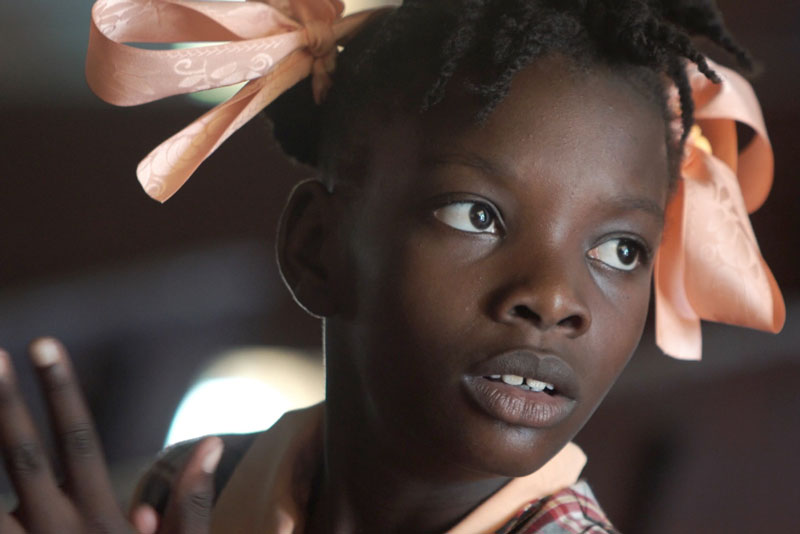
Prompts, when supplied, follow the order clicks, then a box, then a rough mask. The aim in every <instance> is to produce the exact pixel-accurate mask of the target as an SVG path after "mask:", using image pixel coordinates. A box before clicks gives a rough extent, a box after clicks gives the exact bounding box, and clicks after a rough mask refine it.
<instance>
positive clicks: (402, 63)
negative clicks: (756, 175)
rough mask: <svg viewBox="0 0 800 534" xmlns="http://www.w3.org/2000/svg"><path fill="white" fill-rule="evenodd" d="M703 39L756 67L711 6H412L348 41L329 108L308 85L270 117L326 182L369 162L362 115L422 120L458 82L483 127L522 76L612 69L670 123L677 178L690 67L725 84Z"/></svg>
mask: <svg viewBox="0 0 800 534" xmlns="http://www.w3.org/2000/svg"><path fill="white" fill-rule="evenodd" d="M697 35H699V36H704V37H706V38H708V39H710V40H711V41H712V42H714V43H716V44H717V45H719V46H720V47H722V48H723V49H724V50H726V51H728V52H729V53H731V54H732V55H733V56H734V57H735V58H736V60H737V62H738V63H739V65H740V66H742V67H744V68H745V69H748V70H749V69H751V68H752V62H751V59H750V57H749V55H748V53H747V52H746V51H745V50H743V49H742V48H741V47H740V46H739V45H737V44H736V43H735V42H734V40H733V38H732V37H731V35H730V34H729V32H728V30H727V29H726V28H725V25H724V23H723V21H722V17H721V15H720V13H719V11H718V9H717V8H716V6H715V5H714V3H713V0H660V1H659V0H405V2H404V3H403V5H402V6H401V7H399V8H397V9H396V10H392V11H390V12H388V13H386V14H385V15H381V16H377V17H375V20H374V21H372V22H370V23H369V25H368V27H366V28H365V29H364V30H362V31H361V32H360V33H359V34H358V35H357V36H356V37H355V38H354V39H353V40H352V41H351V42H350V43H347V45H346V46H345V48H344V50H343V52H342V53H341V54H340V56H339V61H338V65H337V69H336V72H335V73H334V84H333V87H332V89H331V91H330V93H329V95H328V98H327V99H326V101H325V103H324V104H323V105H322V106H314V105H313V103H312V98H311V89H310V84H309V83H308V80H306V81H305V82H302V83H301V84H299V85H298V86H296V87H295V88H293V89H292V90H290V91H288V92H287V93H285V94H284V95H282V96H281V97H280V98H279V99H278V100H277V101H276V102H275V103H273V105H271V106H270V107H269V108H268V109H267V115H268V116H269V117H270V119H271V120H272V122H273V124H274V134H275V137H276V139H277V140H278V142H279V143H280V144H281V145H282V147H283V149H284V151H285V152H286V153H288V154H289V155H291V156H293V157H294V158H296V159H297V160H299V161H300V162H302V163H305V164H308V165H312V166H315V167H318V168H320V169H322V170H323V171H324V172H325V173H326V174H329V175H336V174H342V173H343V172H346V173H349V174H353V173H354V172H355V173H357V172H358V171H354V169H353V165H354V164H356V165H357V164H358V162H363V160H364V157H363V151H359V150H356V148H357V147H358V143H363V142H364V141H365V139H366V138H367V136H366V134H367V132H364V131H360V128H362V127H363V121H361V120H359V119H360V117H361V114H363V113H365V110H369V113H372V114H374V113H376V112H378V113H380V112H381V111H389V112H391V111H392V110H395V109H397V108H403V109H405V110H407V111H413V110H417V111H419V112H425V111H426V110H428V109H430V108H431V107H433V106H435V105H436V104H437V103H438V102H440V101H441V100H442V99H443V97H444V95H445V92H446V90H447V88H448V84H450V82H452V81H453V80H454V79H456V80H458V81H460V82H462V83H463V89H464V90H466V91H467V93H468V94H471V95H473V96H474V97H475V99H476V107H475V110H476V111H475V120H476V121H477V122H481V121H483V120H484V119H485V118H486V117H487V116H488V115H489V114H490V113H491V112H492V110H493V109H494V108H495V107H496V106H497V105H498V104H499V103H500V102H501V101H502V100H503V98H505V96H506V94H507V92H508V89H509V85H510V83H511V80H512V78H513V77H514V75H515V74H516V73H517V72H518V71H519V70H520V69H522V68H524V67H525V66H527V65H528V64H530V63H531V62H532V61H534V60H535V59H536V58H538V57H541V56H543V55H546V54H559V55H560V56H561V57H562V58H563V63H564V67H565V68H570V67H575V66H577V67H579V68H589V67H591V66H592V65H595V64H605V65H608V66H610V67H612V68H614V69H617V70H623V71H624V72H625V74H626V78H627V79H630V80H631V81H632V82H633V83H634V84H636V85H638V86H639V87H644V89H645V93H646V94H649V96H650V97H651V98H653V100H654V102H656V103H657V104H658V105H659V106H660V107H661V109H662V111H663V115H664V119H665V121H666V122H667V128H666V131H667V140H666V142H667V147H668V159H669V163H670V175H671V176H673V178H674V177H676V176H677V170H678V165H679V163H680V154H681V151H682V147H683V143H684V141H685V139H686V136H687V135H688V132H689V129H690V128H691V126H692V124H693V120H694V119H693V111H694V105H693V101H692V95H691V87H690V85H689V81H688V79H687V74H686V69H685V65H686V62H687V61H692V62H694V63H696V64H697V66H698V68H699V70H700V72H702V73H703V74H705V75H706V76H707V77H708V78H709V79H711V80H713V81H715V82H718V81H719V79H718V77H717V75H716V73H715V72H714V71H713V70H712V69H711V68H710V67H709V66H708V64H707V63H706V60H705V57H704V56H703V55H702V54H701V53H700V52H699V51H698V50H697V48H695V46H694V45H693V43H692V41H691V37H693V36H697ZM569 62H571V64H568V63H569ZM665 78H666V79H670V80H672V82H673V83H674V84H675V86H676V87H677V88H678V92H679V96H680V120H681V123H682V127H683V128H682V135H681V136H680V138H679V139H677V140H676V139H675V138H674V137H676V136H674V134H673V133H672V129H671V128H670V127H669V126H670V122H671V121H672V119H673V118H674V117H673V113H672V112H671V111H670V110H669V109H668V106H667V98H668V96H667V85H668V84H667V83H665V82H666V80H665ZM357 153H359V155H356V154H357ZM343 169H346V170H345V171H343Z"/></svg>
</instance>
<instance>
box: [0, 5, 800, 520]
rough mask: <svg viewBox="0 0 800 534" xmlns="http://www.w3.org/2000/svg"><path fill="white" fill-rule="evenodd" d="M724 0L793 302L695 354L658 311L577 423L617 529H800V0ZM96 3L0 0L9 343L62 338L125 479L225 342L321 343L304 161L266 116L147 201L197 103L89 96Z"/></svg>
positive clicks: (0, 329) (772, 246) (773, 257)
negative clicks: (293, 264)
mask: <svg viewBox="0 0 800 534" xmlns="http://www.w3.org/2000/svg"><path fill="white" fill-rule="evenodd" d="M720 5H721V6H722V8H723V12H725V13H726V16H727V20H728V23H729V25H730V27H731V28H732V29H733V31H734V33H735V34H736V35H737V36H738V38H739V40H740V41H741V42H742V43H744V44H745V45H746V46H748V47H749V48H750V49H751V50H752V51H753V53H754V54H755V55H756V57H758V58H760V59H761V60H762V63H763V66H764V71H763V73H762V74H761V75H760V77H758V78H757V79H755V80H754V86H755V88H756V91H757V93H758V94H759V96H760V98H761V102H762V105H763V108H764V113H765V116H766V122H767V126H768V128H769V131H770V135H771V138H772V141H773V144H774V149H775V153H776V173H775V186H774V188H773V191H772V194H771V196H770V198H769V199H768V201H767V204H766V206H765V207H764V208H763V209H762V210H760V211H759V212H757V213H756V214H755V215H753V217H752V221H753V225H754V227H755V230H756V234H757V236H758V238H759V242H760V244H761V247H762V251H763V255H764V257H765V258H766V260H767V262H768V263H769V265H770V266H771V267H772V269H773V272H774V274H775V276H776V278H777V280H778V282H779V284H780V285H781V287H782V289H783V291H784V296H785V297H786V301H787V307H788V319H787V324H786V327H785V329H784V331H783V333H781V334H780V335H778V336H771V335H766V334H761V333H754V332H748V331H744V330H740V329H735V328H729V327H722V326H717V325H706V326H704V342H705V346H704V360H703V362H701V363H699V364H698V363H687V362H677V361H673V360H670V359H669V358H667V357H664V356H663V355H661V354H659V353H658V351H657V350H656V349H655V348H654V344H653V341H652V335H651V333H650V330H649V329H648V332H647V333H646V335H645V338H644V340H643V341H642V348H641V350H640V351H639V353H638V354H637V355H636V357H635V358H634V361H633V363H632V364H631V366H630V368H629V369H628V371H626V373H625V374H624V375H623V377H622V379H621V380H620V383H619V384H618V386H617V387H616V389H615V390H614V391H613V392H612V393H611V394H610V396H609V398H608V399H607V401H606V403H605V404H604V405H603V407H601V408H600V410H599V411H598V413H597V414H596V416H595V418H594V419H593V420H592V422H590V423H589V425H588V426H587V428H586V429H585V430H584V431H583V432H582V433H581V435H580V436H579V439H578V442H579V443H580V444H581V445H582V446H583V447H584V448H585V449H586V451H587V453H588V454H589V457H590V463H589V467H588V469H587V472H586V474H587V476H588V477H589V479H590V481H591V483H592V485H593V486H594V488H595V490H596V492H597V493H598V496H599V498H600V502H601V503H602V504H603V505H604V507H605V508H606V510H607V511H608V513H609V515H610V516H611V518H612V519H613V520H615V522H616V523H617V524H618V525H619V527H620V528H621V529H622V530H623V531H625V532H634V533H636V532H643V533H645V532H646V533H651V534H661V533H674V532H681V533H709V532H727V533H739V532H741V533H744V532H800V518H798V514H797V512H796V509H795V508H796V505H797V503H798V502H800V489H799V484H800V461H798V460H797V457H796V456H797V451H798V450H800V388H799V387H798V386H800V358H799V357H800V349H798V347H799V346H800V345H799V344H798V340H799V339H800V299H798V296H800V276H798V269H800V252H798V244H799V243H798V238H797V235H798V232H799V231H800V216H799V215H798V207H797V206H798V200H800V182H798V180H797V179H796V176H797V172H798V170H800V150H798V149H799V148H800V147H799V146H798V140H799V139H800V136H799V135H798V133H797V132H798V128H800V98H798V95H800V68H799V67H800V32H798V30H797V28H798V23H800V2H797V1H789V0H783V1H772V2H765V3H759V4H756V3H755V2H735V1H733V0H727V1H724V2H720ZM90 7H91V2H90V0H79V1H72V2H56V1H55V0H47V1H45V0H26V1H25V2H3V3H2V4H0V44H2V47H0V147H2V148H1V150H2V157H0V346H4V347H5V348H7V349H9V350H10V351H12V353H13V354H14V356H15V359H16V361H17V364H18V365H19V366H23V365H25V364H24V358H23V354H24V348H25V345H26V344H27V342H28V341H29V340H30V339H31V338H32V337H34V336H36V335H40V334H43V333H47V334H52V335H57V336H59V337H61V338H62V339H63V340H64V341H65V342H66V343H67V344H68V346H69V347H70V349H71V350H72V352H73V354H74V356H75V359H76V366H77V368H78V370H79V373H80V376H81V377H82V380H83V382H84V384H85V386H86V389H87V395H88V396H89V399H90V402H91V404H92V408H93V410H94V412H95V414H96V416H97V421H98V425H99V428H100V431H101V433H102V436H103V438H104V442H105V444H106V449H107V453H108V457H109V461H110V462H111V464H112V466H113V469H114V471H115V474H116V475H117V477H118V479H119V480H120V484H121V485H122V486H123V487H127V485H129V484H130V480H132V477H133V476H134V473H135V472H136V470H137V469H138V467H139V466H140V465H141V464H142V462H143V459H145V458H147V457H149V456H151V455H152V454H153V453H154V452H155V451H156V450H158V448H159V447H160V446H161V443H162V441H163V438H164V434H165V432H166V428H167V425H168V423H169V421H170V419H171V417H172V414H173V412H174V409H175V407H176V405H177V403H178V401H179V400H180V398H181V396H182V395H183V394H184V392H185V391H186V388H187V387H188V386H189V384H190V383H191V381H192V379H193V378H194V377H195V376H196V374H197V372H198V371H199V370H201V369H202V368H203V366H204V365H205V364H206V363H207V362H208V361H209V360H210V359H211V358H212V357H213V356H214V355H216V354H218V353H219V352H220V351H222V350H225V349H228V348H230V347H237V346H245V345H290V346H301V347H315V346H317V345H318V344H319V327H318V325H317V324H316V322H315V321H313V320H311V319H309V318H307V317H306V316H304V315H303V314H302V313H301V312H300V311H299V310H298V309H297V307H296V306H295V305H294V304H293V303H292V302H291V299H290V298H289V296H288V293H287V292H286V291H285V290H284V288H283V287H282V286H281V283H280V279H279V277H278V274H277V270H276V268H275V259H274V254H273V236H274V233H275V228H276V222H277V219H278V216H279V213H280V209H281V207H282V203H283V201H284V199H285V198H286V195H287V193H288V192H289V189H290V187H291V186H292V184H293V183H294V182H295V181H296V180H297V179H298V178H299V177H301V176H303V175H304V171H303V170H302V169H298V168H296V167H293V166H292V165H291V164H289V163H288V162H286V161H285V160H284V159H283V158H282V157H281V156H280V154H279V152H278V151H277V150H276V149H275V147H274V146H273V145H272V142H271V141H270V138H269V135H268V133H267V128H266V125H265V124H264V123H263V122H262V121H261V120H255V121H253V122H252V123H250V124H249V125H247V126H246V127H245V128H243V129H242V130H241V131H240V132H239V133H237V134H236V135H235V136H234V137H233V138H232V139H231V140H230V141H229V142H227V143H225V144H224V145H223V147H222V148H221V149H220V150H219V151H218V152H217V153H216V154H215V155H214V156H213V157H212V158H211V159H210V160H208V161H207V162H206V163H205V164H204V165H203V166H202V167H201V168H200V169H199V171H198V172H197V173H196V174H195V176H194V177H193V178H192V179H191V180H190V182H189V183H188V184H187V185H186V187H184V188H183V189H182V190H181V191H180V193H179V194H178V195H177V196H175V197H174V198H173V199H171V200H170V201H169V202H168V203H167V204H166V205H164V206H162V205H159V204H158V203H156V202H153V201H152V200H150V199H148V198H147V197H146V196H145V195H144V193H143V192H142V191H141V189H140V187H139V184H138V182H137V181H136V179H135V176H134V170H135V168H136V164H137V162H138V160H139V159H140V158H141V157H142V156H143V155H145V154H146V153H147V152H148V151H149V150H150V149H152V148H153V147H154V146H155V145H157V144H158V143H159V142H160V141H161V140H163V139H165V138H166V137H168V136H169V135H171V134H172V133H174V132H175V131H177V130H178V129H179V128H180V127H182V126H183V125H185V124H187V123H188V122H190V121H191V120H193V119H194V118H195V117H196V116H198V115H199V114H200V113H202V109H201V108H198V107H196V106H195V105H193V104H192V103H190V102H189V101H187V100H186V99H184V98H174V99H170V100H169V101H167V102H161V103H155V104H151V105H147V106H143V107H137V108H130V109H117V108H112V107H110V106H108V105H106V104H103V103H102V102H99V101H98V100H97V99H96V98H94V97H93V96H92V94H91V93H90V92H89V90H88V89H87V87H86V85H85V82H84V80H83V61H84V54H85V47H86V40H87V34H88V21H89V10H90ZM722 59H724V57H723V58H722ZM23 384H24V386H25V387H26V388H27V389H29V390H30V395H31V397H32V398H33V397H34V395H33V391H34V388H33V383H32V380H30V379H29V378H28V377H27V375H25V377H24V378H23Z"/></svg>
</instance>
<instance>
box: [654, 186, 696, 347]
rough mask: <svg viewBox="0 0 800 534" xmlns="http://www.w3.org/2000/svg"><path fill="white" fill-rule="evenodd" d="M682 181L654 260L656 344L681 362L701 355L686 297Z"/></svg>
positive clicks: (669, 206)
mask: <svg viewBox="0 0 800 534" xmlns="http://www.w3.org/2000/svg"><path fill="white" fill-rule="evenodd" d="M684 181H685V180H683V179H682V180H680V182H679V183H678V190H677V191H676V192H675V196H674V197H673V198H672V200H671V201H670V203H669V205H668V206H667V212H666V214H665V219H666V222H665V225H664V236H663V238H662V240H661V247H660V248H659V250H658V254H657V255H656V259H655V273H654V275H653V280H654V286H655V314H656V315H655V330H656V344H657V345H658V346H659V348H660V349H661V350H662V351H664V353H665V354H668V355H669V356H672V357H673V358H678V359H681V360H699V359H700V356H701V354H702V348H703V343H702V333H701V329H700V317H699V316H698V315H697V313H696V312H695V311H694V309H693V308H692V305H691V304H690V302H689V298H688V296H687V294H686V281H685V277H686V258H685V253H684V251H685V231H686V226H685V220H684V219H685V210H684V195H685V185H684V183H683V182H684Z"/></svg>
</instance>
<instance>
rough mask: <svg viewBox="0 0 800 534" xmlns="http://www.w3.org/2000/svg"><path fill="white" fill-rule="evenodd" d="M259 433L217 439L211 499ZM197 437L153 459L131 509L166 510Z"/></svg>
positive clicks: (136, 492) (218, 491)
mask: <svg viewBox="0 0 800 534" xmlns="http://www.w3.org/2000/svg"><path fill="white" fill-rule="evenodd" d="M260 434H261V432H255V433H252V434H226V435H221V436H219V437H220V438H221V439H222V441H223V442H224V444H225V448H224V449H223V452H222V458H220V461H219V464H218V466H217V469H216V471H215V472H214V495H215V498H216V496H218V495H219V494H220V493H221V492H222V488H224V487H225V484H226V483H227V482H228V479H230V477H231V475H232V474H233V471H234V470H235V469H236V466H237V465H238V463H239V461H240V460H241V459H242V457H243V456H244V455H245V453H246V452H247V449H248V448H250V445H251V444H252V443H253V441H255V439H256V438H257V437H258V436H259V435H260ZM200 439H201V438H197V439H193V440H189V441H183V442H181V443H176V444H175V445H172V446H170V447H168V448H166V449H164V450H163V451H161V452H160V453H159V454H158V456H157V457H156V459H155V461H154V462H153V463H152V465H151V466H150V467H149V468H148V469H147V471H146V472H145V474H144V475H143V476H142V478H141V479H140V480H139V484H138V485H137V487H136V490H135V491H134V494H133V498H132V499H131V508H133V507H134V506H136V505H138V504H149V505H150V506H152V507H153V508H155V509H156V511H157V512H158V513H159V514H162V513H163V512H164V510H165V509H166V507H167V502H168V501H169V496H170V491H171V489H172V485H173V482H174V481H175V479H176V477H177V476H178V475H179V474H180V472H181V470H182V469H183V466H184V465H185V464H186V461H187V460H188V459H189V456H190V454H191V452H192V450H193V449H194V446H195V445H196V444H197V443H198V442H199V441H200Z"/></svg>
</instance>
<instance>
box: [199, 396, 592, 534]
mask: <svg viewBox="0 0 800 534" xmlns="http://www.w3.org/2000/svg"><path fill="white" fill-rule="evenodd" d="M322 415H323V404H317V405H315V406H312V407H310V408H305V409H303V410H297V411H294V412H289V413H287V414H286V415H284V416H283V417H282V418H281V419H280V420H279V421H278V422H277V423H275V425H274V426H273V427H272V428H271V429H270V430H269V431H267V432H264V433H262V434H261V435H260V436H259V437H258V438H256V440H255V442H254V443H253V444H252V445H251V446H250V448H249V450H248V452H247V454H245V456H244V458H243V459H242V461H241V462H240V463H239V465H238V466H237V468H236V470H235V471H234V473H233V475H232V476H231V478H230V480H229V481H228V483H227V485H226V486H225V489H224V490H223V492H222V494H221V495H220V496H219V499H218V500H217V504H216V506H215V507H214V511H213V514H212V517H211V533H212V534H250V533H253V532H269V533H271V534H303V531H304V523H305V515H304V514H305V508H306V503H307V502H308V496H309V492H310V484H311V479H312V477H313V474H314V471H315V468H316V466H317V465H318V464H319V461H320V458H321V457H322ZM585 464H586V456H585V455H584V453H583V451H581V449H580V448H579V447H578V446H577V445H575V444H574V443H568V444H567V445H566V446H565V447H564V448H563V449H561V451H559V452H558V454H556V455H555V456H554V457H553V458H552V459H550V461H549V462H548V463H546V464H545V465H544V466H543V467H542V468H540V469H539V470H538V471H536V472H534V473H532V474H530V475H528V476H525V477H520V478H515V479H512V480H511V482H509V483H508V484H506V485H505V486H503V487H502V488H501V489H500V490H499V491H497V492H496V493H495V494H494V495H492V496H491V497H490V498H489V499H487V500H486V501H484V502H483V503H482V504H481V505H479V506H478V507H477V508H475V509H474V510H473V511H472V512H470V513H469V514H468V515H467V516H466V517H465V518H464V519H463V520H462V521H461V522H459V523H458V524H457V525H456V526H455V527H453V528H452V529H451V530H450V531H449V532H448V533H447V534H490V533H493V532H495V531H496V530H497V529H498V528H500V527H501V526H502V525H503V524H505V523H506V522H507V521H508V520H509V519H510V518H512V517H513V516H514V515H515V514H516V513H518V512H519V511H520V510H521V509H522V508H524V507H525V505H526V504H528V503H530V502H531V501H534V500H537V499H541V498H543V497H546V496H548V495H551V494H553V493H556V492H557V491H559V490H561V489H563V488H566V487H568V486H570V485H572V484H574V483H575V482H576V481H577V479H578V476H579V475H580V473H581V471H582V470H583V467H584V465H585Z"/></svg>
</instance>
